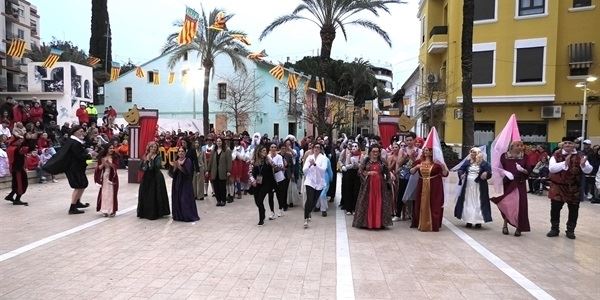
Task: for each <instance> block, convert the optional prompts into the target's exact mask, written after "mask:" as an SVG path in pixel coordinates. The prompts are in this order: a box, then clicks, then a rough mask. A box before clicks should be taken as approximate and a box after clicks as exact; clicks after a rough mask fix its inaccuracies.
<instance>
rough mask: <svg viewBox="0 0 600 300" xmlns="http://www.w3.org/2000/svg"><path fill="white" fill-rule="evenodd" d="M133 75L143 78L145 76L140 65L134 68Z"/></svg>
mask: <svg viewBox="0 0 600 300" xmlns="http://www.w3.org/2000/svg"><path fill="white" fill-rule="evenodd" d="M135 76H136V77H137V78H144V77H145V75H144V70H142V67H137V68H135Z"/></svg>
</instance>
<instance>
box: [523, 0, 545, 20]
mask: <svg viewBox="0 0 600 300" xmlns="http://www.w3.org/2000/svg"><path fill="white" fill-rule="evenodd" d="M518 3H519V6H518V8H517V9H518V16H520V17H522V16H531V15H541V14H545V13H546V0H518Z"/></svg>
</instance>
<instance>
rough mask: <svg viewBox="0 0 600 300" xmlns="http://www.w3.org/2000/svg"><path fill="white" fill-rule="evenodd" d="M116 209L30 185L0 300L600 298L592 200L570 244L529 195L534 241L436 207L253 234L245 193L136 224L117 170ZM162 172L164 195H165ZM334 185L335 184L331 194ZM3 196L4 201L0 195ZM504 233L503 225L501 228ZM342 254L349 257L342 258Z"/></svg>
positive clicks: (4, 252) (6, 237) (131, 195)
mask: <svg viewBox="0 0 600 300" xmlns="http://www.w3.org/2000/svg"><path fill="white" fill-rule="evenodd" d="M120 178H121V181H122V184H121V188H120V191H119V210H120V213H119V214H118V215H117V216H116V217H115V218H110V219H108V218H103V217H101V215H100V214H97V213H96V212H95V202H96V200H95V199H96V195H97V191H98V187H96V186H90V188H89V189H88V190H87V191H86V193H85V194H84V199H83V201H84V202H90V203H91V204H92V207H90V208H88V209H87V210H86V213H85V214H81V215H67V209H68V204H69V198H70V194H71V189H69V188H68V184H67V182H66V180H65V179H62V180H60V182H59V183H49V184H43V185H40V184H34V185H31V186H30V188H29V190H28V192H27V194H26V195H25V196H24V197H23V200H24V201H28V202H29V204H30V205H29V206H28V207H24V206H13V205H10V203H9V202H7V201H2V203H0V225H1V226H0V236H1V241H0V278H2V280H0V298H2V299H148V298H151V299H271V298H272V299H335V298H338V299H352V298H355V299H534V298H535V297H538V298H540V299H552V298H555V299H599V298H600V233H599V229H600V226H599V224H600V218H599V217H598V216H599V215H600V205H593V204H590V203H589V202H585V203H582V205H581V209H580V216H579V224H578V227H577V230H576V234H577V239H576V240H569V239H567V238H566V237H565V236H564V226H565V225H564V221H565V220H566V207H565V209H564V210H563V218H562V220H561V221H563V223H562V224H561V226H562V227H561V229H562V230H561V235H560V236H559V237H557V238H547V237H546V236H545V234H546V232H547V231H548V229H549V220H548V219H549V208H550V204H549V200H548V199H547V198H545V197H540V196H531V195H530V198H529V217H530V221H531V227H532V232H530V233H524V234H523V236H521V237H514V236H512V235H510V236H504V235H502V233H501V226H502V221H501V217H500V215H499V213H498V210H497V209H496V207H495V206H494V207H493V217H494V222H493V223H491V224H486V225H484V227H483V228H482V229H480V230H476V229H467V228H465V227H464V225H463V224H462V222H460V221H458V220H456V219H455V218H454V217H453V216H452V210H451V209H446V220H445V221H444V223H445V225H444V226H443V227H442V228H441V230H440V232H437V233H434V232H428V233H422V232H419V231H417V230H415V229H409V228H408V226H409V224H408V222H406V221H405V222H399V223H396V224H395V225H394V226H393V227H391V228H389V229H387V230H380V231H373V230H363V229H356V228H353V227H352V226H351V223H352V216H345V215H343V214H342V212H340V211H338V210H337V209H335V207H333V205H332V207H330V208H329V216H327V217H321V215H320V213H315V214H313V217H312V222H311V224H310V227H309V228H308V229H304V228H303V226H302V224H303V217H302V208H300V207H294V208H291V209H290V210H289V211H288V212H287V214H286V215H285V216H284V217H281V218H279V219H277V220H273V221H269V220H266V221H265V222H266V224H265V226H264V227H257V226H256V223H257V222H258V213H257V210H256V207H255V205H254V201H253V199H252V198H251V196H249V195H248V196H244V197H243V198H242V199H239V200H237V199H236V200H235V202H234V203H231V204H227V206H225V207H216V206H215V204H216V202H215V199H214V198H211V197H209V198H207V200H204V201H197V204H198V210H199V213H200V218H201V219H200V221H199V222H197V223H195V224H191V223H180V222H173V221H172V220H171V219H170V218H164V219H160V220H156V221H148V220H140V219H138V218H137V217H136V214H135V206H136V204H137V191H138V185H137V184H127V183H125V182H126V178H127V177H126V173H125V172H122V173H120ZM170 183H171V182H170V180H169V179H168V177H167V186H168V187H170ZM338 186H339V185H338ZM3 192H8V191H6V190H3ZM512 232H513V229H512V228H511V233H512ZM348 254H349V255H348Z"/></svg>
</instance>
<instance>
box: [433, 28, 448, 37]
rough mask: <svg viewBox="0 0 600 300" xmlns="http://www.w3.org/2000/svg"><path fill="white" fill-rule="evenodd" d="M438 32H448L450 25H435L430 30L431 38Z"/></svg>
mask: <svg viewBox="0 0 600 300" xmlns="http://www.w3.org/2000/svg"><path fill="white" fill-rule="evenodd" d="M436 34H448V26H433V28H431V31H430V32H429V38H431V37H432V36H434V35H436Z"/></svg>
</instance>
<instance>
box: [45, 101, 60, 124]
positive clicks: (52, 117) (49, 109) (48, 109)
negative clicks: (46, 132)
mask: <svg viewBox="0 0 600 300" xmlns="http://www.w3.org/2000/svg"><path fill="white" fill-rule="evenodd" d="M56 116H58V111H57V110H56V104H54V102H52V101H46V105H45V107H44V116H43V121H44V124H50V122H51V121H54V122H56Z"/></svg>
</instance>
